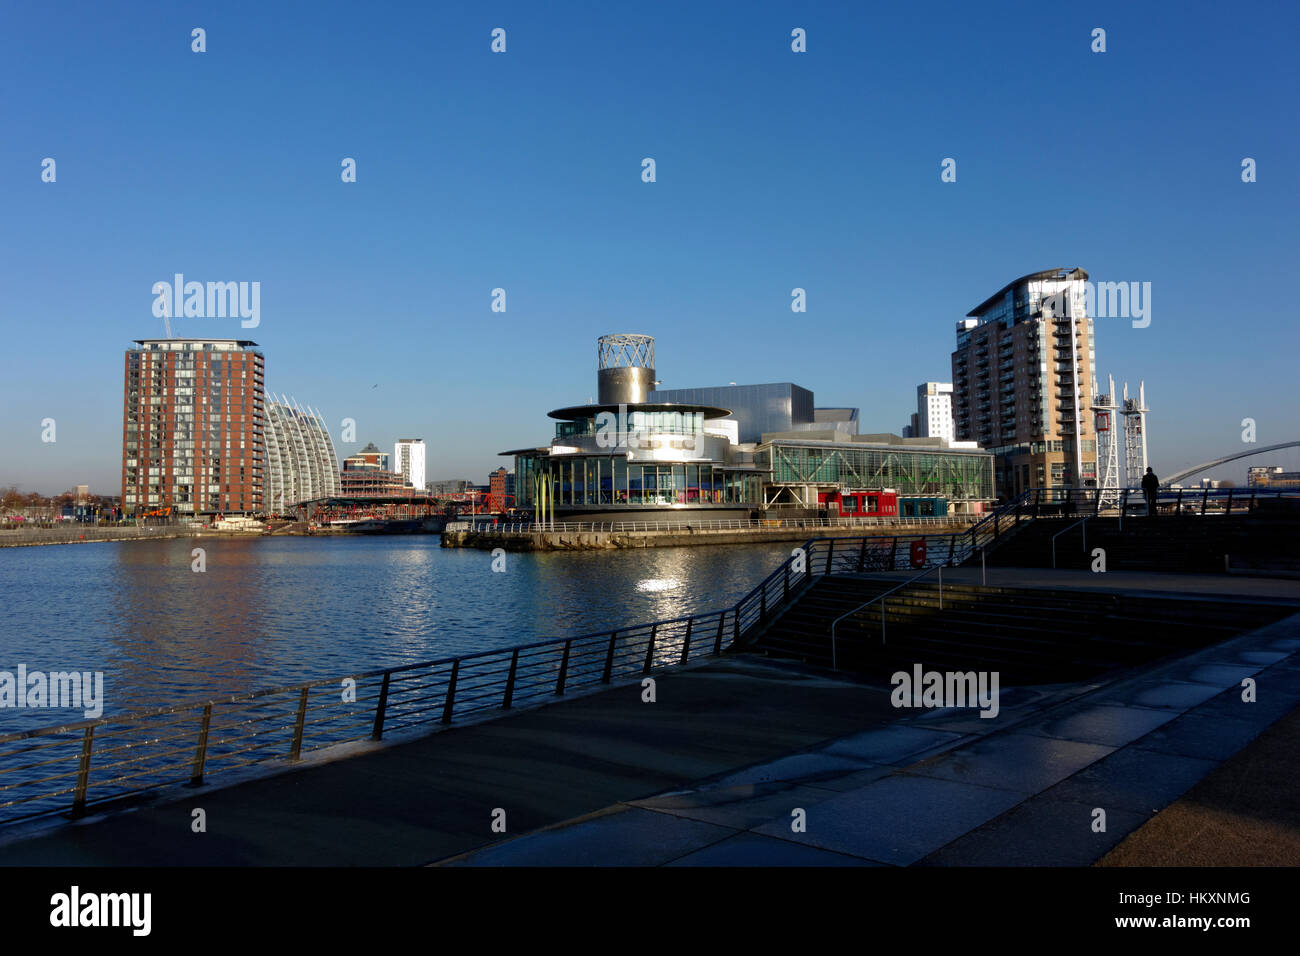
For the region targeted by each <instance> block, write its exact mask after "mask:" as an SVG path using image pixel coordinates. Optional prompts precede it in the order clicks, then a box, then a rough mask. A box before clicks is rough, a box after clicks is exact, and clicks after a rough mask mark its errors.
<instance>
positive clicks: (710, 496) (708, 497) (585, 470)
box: [502, 334, 812, 520]
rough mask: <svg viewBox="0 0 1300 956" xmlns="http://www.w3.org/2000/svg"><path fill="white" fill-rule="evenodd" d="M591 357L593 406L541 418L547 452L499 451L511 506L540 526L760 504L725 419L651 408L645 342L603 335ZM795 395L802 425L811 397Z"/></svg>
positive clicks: (744, 510)
mask: <svg viewBox="0 0 1300 956" xmlns="http://www.w3.org/2000/svg"><path fill="white" fill-rule="evenodd" d="M597 356H598V359H599V365H598V370H597V384H598V387H599V401H598V402H597V403H594V404H589V405H577V406H573V407H570V408H559V409H556V410H554V411H552V412H550V417H551V418H553V419H555V420H556V424H555V435H554V438H553V439H552V440H551V443H550V445H547V446H543V447H535V448H521V449H516V450H514V451H507V452H502V454H503V455H511V456H513V457H514V460H515V469H514V471H515V500H516V504H517V506H518V507H520V508H525V509H528V510H531V511H533V512H534V514H535V515H537V516H538V517H543V518H545V517H556V518H586V519H599V518H615V519H620V520H621V519H637V518H642V517H645V516H646V512H657V511H663V510H670V511H673V512H686V513H688V514H689V513H696V514H701V515H702V516H704V515H707V516H708V517H720V518H730V517H738V516H746V517H747V516H748V515H749V513H750V510H751V509H752V508H753V507H755V506H757V505H758V503H759V502H760V501H761V500H762V479H761V476H760V475H759V474H758V472H757V471H756V470H755V468H754V464H753V462H752V460H749V461H745V460H743V456H740V455H738V454H737V453H736V446H735V445H733V444H732V442H731V440H730V438H729V437H727V434H726V432H727V431H728V430H729V429H728V428H724V427H722V426H721V425H720V420H722V419H725V418H728V417H729V416H730V415H731V414H732V410H731V409H730V408H725V407H720V406H716V405H711V404H708V403H703V402H698V401H681V400H673V401H664V400H658V399H655V398H654V397H653V394H654V393H653V392H651V391H650V386H651V385H652V384H653V383H654V381H655V377H654V365H653V363H654V340H653V339H652V338H651V337H650V336H647V335H638V334H617V335H607V336H602V337H601V339H600V340H599V342H598V344H597ZM790 387H791V386H787V387H786V393H785V395H786V399H787V402H786V404H787V407H788V404H789V403H788V399H789V398H790V393H789V388H790ZM704 391H707V390H704ZM800 391H801V392H805V394H806V395H807V398H808V401H807V415H808V417H809V419H811V417H812V393H811V392H806V391H805V390H803V389H800ZM773 401H774V403H775V405H774V407H775V406H779V405H780V396H779V395H775V396H773ZM787 416H788V411H787ZM729 427H730V428H734V426H729Z"/></svg>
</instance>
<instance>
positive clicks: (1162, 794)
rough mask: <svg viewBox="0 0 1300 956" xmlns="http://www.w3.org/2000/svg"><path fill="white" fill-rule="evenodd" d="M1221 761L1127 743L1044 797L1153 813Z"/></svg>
mask: <svg viewBox="0 0 1300 956" xmlns="http://www.w3.org/2000/svg"><path fill="white" fill-rule="evenodd" d="M1216 766H1218V762H1217V761H1215V760H1208V759H1204V758H1201V757H1187V756H1180V755H1177V754H1167V753H1159V752H1156V751H1152V750H1142V749H1139V747H1125V748H1124V749H1122V750H1117V751H1116V752H1115V753H1113V754H1111V755H1109V756H1108V757H1104V758H1102V759H1101V760H1098V761H1097V762H1096V763H1095V764H1093V765H1092V766H1090V767H1085V768H1084V769H1083V770H1080V771H1079V772H1078V773H1076V774H1074V775H1073V776H1072V777H1069V778H1068V779H1066V780H1063V781H1062V782H1061V783H1058V784H1057V785H1056V786H1054V787H1050V788H1049V789H1047V790H1045V791H1043V793H1042V794H1041V795H1040V799H1041V798H1045V799H1048V800H1065V801H1070V802H1075V803H1086V804H1088V806H1090V807H1101V808H1102V809H1104V810H1106V812H1107V813H1110V812H1112V811H1113V810H1115V809H1117V808H1118V809H1121V810H1129V811H1132V812H1134V813H1138V814H1148V815H1149V814H1152V813H1155V812H1157V811H1159V810H1161V809H1163V808H1164V807H1166V806H1168V805H1169V804H1171V803H1173V802H1174V801H1175V800H1176V799H1178V798H1179V797H1181V796H1182V795H1183V794H1184V793H1185V792H1187V791H1188V790H1189V789H1191V787H1192V786H1193V785H1194V784H1196V782H1197V781H1199V780H1200V779H1201V778H1202V777H1204V776H1205V775H1206V774H1207V773H1209V772H1210V771H1211V770H1213V769H1214V768H1215V767H1216Z"/></svg>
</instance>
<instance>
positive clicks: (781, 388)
mask: <svg viewBox="0 0 1300 956" xmlns="http://www.w3.org/2000/svg"><path fill="white" fill-rule="evenodd" d="M650 401H652V402H682V403H686V404H698V405H713V406H717V407H721V408H725V409H729V414H728V415H726V416H725V417H726V418H729V419H732V420H734V421H736V422H737V423H738V424H739V432H740V435H739V438H738V439H737V440H738V441H739V442H741V443H742V444H746V443H752V442H758V441H761V440H762V437H763V434H764V433H766V432H788V431H791V430H793V429H795V428H798V427H799V426H801V425H812V424H813V422H814V420H815V413H814V410H813V393H812V392H811V391H809V390H808V389H806V388H801V387H800V386H798V385H795V384H793V383H791V382H773V383H770V384H766V385H722V386H718V387H715V388H669V389H658V390H656V391H653V392H651V393H650Z"/></svg>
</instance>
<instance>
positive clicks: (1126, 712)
mask: <svg viewBox="0 0 1300 956" xmlns="http://www.w3.org/2000/svg"><path fill="white" fill-rule="evenodd" d="M1176 716H1177V715H1176V714H1174V713H1172V712H1170V711H1166V710H1156V709H1153V708H1147V707H1121V706H1117V705H1115V704H1096V705H1091V706H1089V705H1084V706H1082V707H1079V708H1072V709H1071V710H1070V712H1069V713H1064V714H1059V715H1058V714H1053V715H1051V716H1048V717H1044V718H1043V719H1041V720H1036V721H1030V722H1028V723H1025V724H1022V725H1021V726H1020V727H1019V728H1018V729H1019V730H1020V731H1021V732H1022V733H1026V734H1036V735H1038V736H1042V737H1055V738H1059V739H1063V740H1077V741H1080V742H1082V743H1089V744H1102V745H1104V746H1108V747H1121V746H1123V745H1124V744H1128V743H1132V742H1133V741H1134V740H1137V739H1138V738H1139V737H1144V736H1146V735H1147V734H1148V733H1150V732H1151V731H1152V730H1154V729H1155V728H1157V727H1159V726H1160V725H1161V724H1165V723H1168V722H1169V721H1171V720H1173V719H1174V718H1175V717H1176Z"/></svg>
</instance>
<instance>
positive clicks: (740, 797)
mask: <svg viewBox="0 0 1300 956" xmlns="http://www.w3.org/2000/svg"><path fill="white" fill-rule="evenodd" d="M834 795H835V793H834V791H832V790H825V789H817V788H813V787H801V786H798V785H793V786H792V785H790V784H788V783H760V784H738V785H736V786H730V787H709V788H706V789H701V790H687V791H679V792H676V793H665V794H660V795H659V796H656V797H648V798H646V799H644V800H632V801H630V805H631V806H634V807H640V808H642V809H644V810H655V811H658V812H659V813H671V814H673V815H674V816H679V817H686V818H688V819H691V820H701V821H703V822H704V823H715V824H717V825H718V826H726V827H732V828H734V829H737V830H749V829H752V828H754V827H757V826H761V825H762V824H764V823H770V822H772V821H775V820H782V821H785V820H789V819H791V816H790V814H791V812H792V811H793V810H794V809H796V808H802V809H804V810H807V809H808V808H809V807H813V806H816V805H817V804H819V803H824V802H825V801H827V800H829V799H831V798H832V797H833V796H834Z"/></svg>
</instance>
